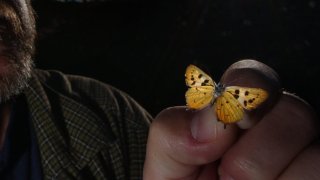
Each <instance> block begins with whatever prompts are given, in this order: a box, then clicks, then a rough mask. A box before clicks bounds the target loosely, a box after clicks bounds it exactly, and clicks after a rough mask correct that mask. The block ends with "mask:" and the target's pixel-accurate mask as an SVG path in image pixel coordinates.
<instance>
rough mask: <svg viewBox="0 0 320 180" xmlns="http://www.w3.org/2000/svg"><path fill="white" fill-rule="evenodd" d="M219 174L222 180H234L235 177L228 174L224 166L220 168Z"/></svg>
mask: <svg viewBox="0 0 320 180" xmlns="http://www.w3.org/2000/svg"><path fill="white" fill-rule="evenodd" d="M218 174H219V179H220V180H234V178H233V177H231V176H230V175H228V174H226V173H225V171H224V170H223V169H222V168H219V170H218Z"/></svg>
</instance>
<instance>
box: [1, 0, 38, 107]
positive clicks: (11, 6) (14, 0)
mask: <svg viewBox="0 0 320 180" xmlns="http://www.w3.org/2000/svg"><path fill="white" fill-rule="evenodd" d="M34 38H35V23H34V17H33V11H32V9H31V7H30V2H29V0H0V103H2V102H4V101H6V100H8V99H9V98H10V97H12V96H13V95H16V94H18V93H20V92H21V90H22V89H23V88H24V87H25V86H26V85H27V81H28V79H29V78H30V75H31V71H32V67H33V62H32V56H33V52H34Z"/></svg>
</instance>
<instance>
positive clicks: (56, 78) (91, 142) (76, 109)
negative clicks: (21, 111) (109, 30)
mask: <svg viewBox="0 0 320 180" xmlns="http://www.w3.org/2000/svg"><path fill="white" fill-rule="evenodd" d="M24 95H25V97H26V99H27V104H28V109H29V112H30V115H31V119H32V122H33V125H34V129H35V132H36V135H37V140H38V145H39V150H40V157H41V164H42V171H43V174H44V179H59V180H60V179H63V180H65V179H86V180H89V179H90V180H91V179H142V170H143V163H144V158H145V148H146V141H147V135H148V125H149V123H150V121H151V116H150V115H149V114H148V113H147V112H146V111H145V110H144V109H143V108H141V106H139V105H138V104H137V103H136V102H135V101H134V100H133V99H132V98H130V97H129V96H128V95H127V94H125V93H123V92H121V91H119V90H117V89H115V88H113V87H111V86H109V85H106V84H103V83H101V82H99V81H97V80H93V79H90V78H86V77H81V76H74V75H64V74H62V73H60V72H57V71H42V70H36V71H35V72H34V74H33V77H32V79H31V80H30V83H29V87H28V88H26V90H25V91H24Z"/></svg>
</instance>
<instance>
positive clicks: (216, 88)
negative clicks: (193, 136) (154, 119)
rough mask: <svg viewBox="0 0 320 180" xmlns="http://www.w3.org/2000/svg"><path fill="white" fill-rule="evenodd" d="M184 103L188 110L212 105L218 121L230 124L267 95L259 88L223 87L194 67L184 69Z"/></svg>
mask: <svg viewBox="0 0 320 180" xmlns="http://www.w3.org/2000/svg"><path fill="white" fill-rule="evenodd" d="M185 77H186V84H187V86H188V87H189V89H188V90H187V92H186V102H187V106H188V107H189V108H190V109H202V108H204V107H206V106H208V105H213V104H214V107H213V108H214V110H215V112H216V115H217V118H218V120H219V121H221V122H223V123H224V124H230V123H235V122H238V121H240V120H241V119H242V118H243V116H244V109H246V110H253V109H255V108H257V107H258V106H259V105H260V104H261V103H262V102H264V101H265V100H266V99H267V97H268V93H267V92H266V91H265V90H263V89H260V88H249V87H241V86H228V87H224V86H223V85H221V84H216V83H215V82H214V81H213V80H212V79H211V77H210V76H208V75H207V74H206V73H204V72H203V71H202V70H201V69H199V68H198V67H196V66H194V65H189V66H188V67H187V69H186V74H185Z"/></svg>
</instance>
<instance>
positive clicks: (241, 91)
mask: <svg viewBox="0 0 320 180" xmlns="http://www.w3.org/2000/svg"><path fill="white" fill-rule="evenodd" d="M225 91H226V92H229V93H231V94H232V95H233V97H234V98H235V99H237V100H238V101H239V103H240V104H241V105H242V107H243V108H245V109H247V110H253V109H255V108H257V107H258V106H259V105H260V104H261V103H262V102H264V101H265V100H266V99H267V98H268V93H267V92H266V91H265V90H263V89H261V88H248V87H240V86H229V87H226V89H225Z"/></svg>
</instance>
